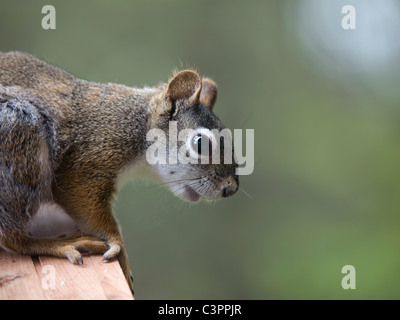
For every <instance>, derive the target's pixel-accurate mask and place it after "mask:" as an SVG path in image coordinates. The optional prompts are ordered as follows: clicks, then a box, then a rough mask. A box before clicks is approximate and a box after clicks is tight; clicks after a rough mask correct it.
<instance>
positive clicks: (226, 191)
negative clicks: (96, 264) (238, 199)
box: [222, 176, 239, 198]
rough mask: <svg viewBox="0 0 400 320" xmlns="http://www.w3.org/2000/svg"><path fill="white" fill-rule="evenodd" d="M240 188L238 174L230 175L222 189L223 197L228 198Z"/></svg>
mask: <svg viewBox="0 0 400 320" xmlns="http://www.w3.org/2000/svg"><path fill="white" fill-rule="evenodd" d="M238 189H239V178H238V176H231V177H228V178H227V179H226V180H225V181H224V188H223V189H222V197H224V198H227V197H230V196H232V195H234V194H235V193H236V191H237V190H238Z"/></svg>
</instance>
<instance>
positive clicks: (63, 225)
mask: <svg viewBox="0 0 400 320" xmlns="http://www.w3.org/2000/svg"><path fill="white" fill-rule="evenodd" d="M29 227H30V234H31V235H32V236H33V237H58V236H61V235H66V236H68V235H71V234H74V233H76V232H78V231H79V228H78V226H77V225H76V223H75V222H74V221H73V220H72V218H71V217H70V216H68V215H67V214H66V213H65V211H64V210H63V209H62V208H61V207H60V206H59V205H57V204H56V203H45V204H42V205H41V206H40V208H39V210H38V212H37V213H36V214H35V215H34V216H33V217H32V220H31V221H30V225H29Z"/></svg>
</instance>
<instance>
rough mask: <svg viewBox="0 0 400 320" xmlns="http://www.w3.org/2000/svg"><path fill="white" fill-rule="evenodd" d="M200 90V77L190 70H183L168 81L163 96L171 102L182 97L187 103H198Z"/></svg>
mask: <svg viewBox="0 0 400 320" xmlns="http://www.w3.org/2000/svg"><path fill="white" fill-rule="evenodd" d="M200 92H201V78H200V76H199V75H198V73H196V72H194V71H192V70H184V71H181V72H179V73H177V74H176V75H175V76H174V77H173V78H172V79H171V80H170V81H169V82H168V86H167V89H166V92H165V96H166V97H167V98H169V99H170V100H171V101H172V102H175V101H176V100H180V99H184V100H188V102H189V105H190V106H192V105H195V104H198V103H199V99H200Z"/></svg>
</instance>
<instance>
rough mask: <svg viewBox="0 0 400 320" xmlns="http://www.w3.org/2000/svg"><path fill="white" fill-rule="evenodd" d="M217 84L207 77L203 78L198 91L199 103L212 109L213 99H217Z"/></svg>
mask: <svg viewBox="0 0 400 320" xmlns="http://www.w3.org/2000/svg"><path fill="white" fill-rule="evenodd" d="M217 91H218V90H217V85H216V83H215V82H214V81H212V80H211V79H208V78H203V80H202V87H201V93H200V103H201V104H202V105H204V106H205V107H207V108H208V109H210V110H212V108H213V107H214V104H215V101H216V100H217Z"/></svg>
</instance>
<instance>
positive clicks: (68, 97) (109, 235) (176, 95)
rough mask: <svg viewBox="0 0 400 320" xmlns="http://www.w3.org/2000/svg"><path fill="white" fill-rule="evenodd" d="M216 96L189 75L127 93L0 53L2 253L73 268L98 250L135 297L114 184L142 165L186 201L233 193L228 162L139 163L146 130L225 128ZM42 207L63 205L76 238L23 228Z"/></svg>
mask: <svg viewBox="0 0 400 320" xmlns="http://www.w3.org/2000/svg"><path fill="white" fill-rule="evenodd" d="M216 97H217V86H216V84H215V82H214V81H213V80H211V79H209V78H202V77H201V76H200V75H199V73H198V72H197V71H194V70H183V71H180V72H175V73H174V75H173V77H172V78H171V79H170V80H169V81H168V82H167V83H161V84H160V85H158V86H155V87H144V88H132V87H128V86H125V85H121V84H114V83H105V84H100V83H95V82H89V81H86V80H82V79H78V78H76V77H74V76H72V75H71V74H69V73H67V72H66V71H64V70H62V69H60V68H58V67H55V66H53V65H50V64H48V63H47V62H45V61H43V60H40V59H38V58H36V57H34V56H33V55H30V54H27V53H22V52H8V53H3V52H0V247H3V248H4V249H6V250H10V251H13V252H17V253H20V254H29V255H51V256H56V257H64V258H67V259H68V260H69V261H70V262H72V263H74V264H83V259H82V254H83V253H99V254H100V253H101V254H103V260H106V261H108V260H112V259H115V258H116V259H118V261H119V263H120V265H121V268H122V270H123V273H124V276H125V278H126V280H127V282H128V284H129V286H130V287H131V289H132V291H133V277H132V273H131V271H130V267H129V261H128V255H127V252H126V249H125V245H124V242H123V239H122V235H121V232H120V227H119V224H118V222H117V220H116V218H115V216H114V214H113V210H112V203H113V200H114V196H115V194H116V193H117V191H118V190H117V185H118V181H119V180H120V178H121V176H123V175H124V174H125V173H126V172H127V171H129V169H130V168H135V167H138V168H143V167H146V170H147V171H149V172H150V173H151V175H152V176H153V177H155V178H156V179H158V180H159V181H161V182H162V184H163V185H166V186H167V187H168V188H169V189H170V190H171V191H172V192H173V193H174V194H175V195H176V196H178V197H179V198H181V199H183V200H186V201H197V200H199V198H204V199H219V198H225V197H228V196H231V195H233V194H234V193H235V192H236V191H237V189H238V187H239V180H238V176H237V175H236V171H235V168H236V167H237V164H236V163H235V162H234V161H233V163H231V164H224V163H221V164H202V163H198V164H190V165H186V166H183V165H181V164H180V163H179V162H178V163H176V164H163V165H161V164H156V165H149V164H148V163H147V161H146V157H145V155H146V150H147V148H148V147H149V142H148V141H147V140H146V133H147V132H148V131H149V130H150V129H152V128H159V129H162V130H166V131H167V130H168V124H169V122H170V121H176V123H177V126H178V128H179V129H184V128H192V129H196V128H208V129H223V128H224V126H223V124H222V122H221V121H220V120H219V119H218V118H217V116H216V115H215V114H214V113H213V111H212V109H213V106H214V104H215V101H216ZM199 137H200V138H201V135H200V136H196V139H197V140H196V142H197V143H199V142H201V141H199ZM200 140H201V139H200ZM219 148H220V150H219V151H220V152H223V144H222V143H221V145H220V146H219ZM198 152H199V153H200V152H201V150H200V149H198ZM139 170H140V171H142V169H139ZM44 204H56V205H58V206H59V207H61V208H62V209H63V210H64V212H65V213H66V214H67V215H68V216H69V217H70V218H72V220H73V221H74V222H75V223H76V224H77V226H78V228H79V231H77V232H76V233H74V234H72V235H68V236H65V235H64V236H63V237H52V238H47V237H35V236H32V234H31V233H30V230H29V226H30V222H31V220H32V219H33V218H34V217H35V215H36V213H37V212H38V211H39V209H40V208H41V207H42V206H43V205H44ZM46 219H51V218H50V217H47V218H46Z"/></svg>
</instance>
